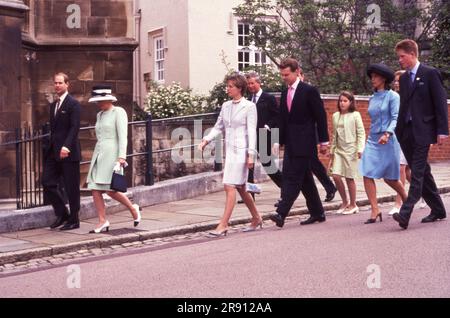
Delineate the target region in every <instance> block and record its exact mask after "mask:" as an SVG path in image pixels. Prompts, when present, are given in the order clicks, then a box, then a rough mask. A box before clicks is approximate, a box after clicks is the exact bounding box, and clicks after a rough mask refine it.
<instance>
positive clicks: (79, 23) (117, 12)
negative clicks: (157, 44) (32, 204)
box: [0, 0, 138, 198]
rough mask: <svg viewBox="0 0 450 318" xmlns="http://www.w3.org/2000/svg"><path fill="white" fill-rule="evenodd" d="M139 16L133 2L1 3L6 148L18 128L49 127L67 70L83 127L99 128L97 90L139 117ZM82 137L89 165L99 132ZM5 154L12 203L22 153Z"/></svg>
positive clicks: (0, 97)
mask: <svg viewBox="0 0 450 318" xmlns="http://www.w3.org/2000/svg"><path fill="white" fill-rule="evenodd" d="M133 10H134V2H133V0H70V1H65V0H24V1H21V0H7V1H5V0H0V47H1V49H0V56H1V61H0V134H1V136H3V137H2V140H0V143H2V142H3V140H5V139H6V137H5V136H6V135H7V134H8V133H9V132H10V131H11V130H12V129H14V128H17V127H39V126H40V125H42V124H44V123H45V122H47V121H48V116H49V114H48V104H49V103H50V102H52V101H53V97H54V95H53V81H52V76H53V74H54V73H55V72H60V71H61V72H65V73H67V74H68V75H69V78H70V86H69V91H70V93H71V94H72V95H73V96H74V97H75V98H76V99H78V100H79V102H80V103H81V105H82V115H81V126H88V125H93V124H94V123H95V118H96V112H97V109H96V105H95V104H89V103H88V99H89V96H90V93H91V89H92V86H94V85H97V84H110V85H111V86H112V88H113V92H114V95H115V96H116V97H117V99H118V103H117V105H120V106H123V107H124V108H125V109H126V110H127V113H128V115H129V118H131V115H132V104H133V100H132V98H133V97H132V96H133V54H134V50H135V49H136V47H137V46H138V43H137V42H136V41H135V39H134V13H133ZM80 138H81V142H82V148H83V149H87V151H86V152H84V153H83V160H89V157H90V151H92V145H93V143H94V142H95V139H94V135H93V131H89V132H86V133H83V134H81V135H80ZM83 144H85V145H86V147H83ZM0 151H1V152H2V153H3V152H5V155H6V158H7V160H6V161H4V160H3V161H2V162H1V163H0V173H1V174H0V178H1V180H0V181H1V183H2V184H3V185H5V186H4V187H2V189H1V190H0V198H5V197H11V196H13V195H14V190H15V180H14V178H15V176H14V175H15V169H14V167H15V162H14V157H15V156H14V149H9V148H6V149H5V147H2V149H0ZM2 157H3V156H2ZM86 168H87V167H86ZM82 173H83V168H82Z"/></svg>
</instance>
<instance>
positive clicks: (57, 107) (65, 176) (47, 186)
mask: <svg viewBox="0 0 450 318" xmlns="http://www.w3.org/2000/svg"><path fill="white" fill-rule="evenodd" d="M54 87H55V92H56V94H57V98H56V101H55V102H53V103H52V104H50V142H49V146H48V149H46V150H45V159H44V160H45V161H44V172H43V177H42V185H43V187H44V193H45V195H46V197H47V198H48V200H49V202H50V204H51V205H52V206H53V209H54V211H55V214H56V221H55V222H54V223H53V224H52V225H51V226H50V228H52V229H53V228H57V227H59V226H61V225H63V224H64V223H65V224H64V226H63V227H61V230H62V231H65V230H72V229H77V228H79V227H80V221H79V218H78V212H79V210H80V159H81V151H80V143H79V140H78V131H79V129H80V103H79V102H78V101H77V100H76V99H75V98H73V97H72V96H70V95H69V94H68V91H67V89H68V87H69V78H68V76H67V75H66V74H64V73H57V74H55V76H54ZM61 178H62V180H63V185H64V189H65V190H66V193H67V197H68V200H69V206H70V214H69V211H68V210H67V208H66V205H65V204H64V199H63V197H62V195H61V193H60V192H59V190H58V187H57V186H58V183H59V181H60V180H61Z"/></svg>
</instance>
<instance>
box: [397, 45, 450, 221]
mask: <svg viewBox="0 0 450 318" xmlns="http://www.w3.org/2000/svg"><path fill="white" fill-rule="evenodd" d="M395 51H396V54H397V57H398V60H399V63H400V65H401V67H402V68H403V69H406V72H405V73H404V74H403V75H402V76H401V77H400V110H399V114H398V120H397V127H396V129H395V134H396V135H397V138H398V140H399V142H400V146H401V148H402V151H403V154H404V155H405V158H406V161H407V162H408V166H409V167H410V169H411V182H410V186H409V191H408V198H407V199H406V201H405V202H403V205H402V207H401V208H400V212H399V213H395V214H394V215H393V218H394V219H395V220H396V221H397V222H398V223H399V225H400V227H402V228H403V229H407V228H408V224H409V219H410V217H411V213H412V211H413V209H414V205H415V204H416V203H417V202H418V201H419V199H420V197H421V196H422V197H423V199H424V200H425V202H426V203H427V204H428V206H429V207H430V208H431V213H430V215H428V216H427V217H425V218H423V219H422V223H428V222H434V221H436V220H440V219H444V218H445V217H446V211H445V207H444V204H443V202H442V199H441V197H440V196H439V192H438V189H437V187H436V183H435V182H434V179H433V176H432V175H431V169H430V165H429V164H428V162H427V158H428V152H429V150H430V144H435V143H437V144H438V145H441V144H442V143H443V142H444V139H445V138H447V137H448V133H449V132H448V109H447V96H446V92H445V89H444V86H443V84H442V78H441V75H440V73H439V71H438V70H436V69H435V68H433V67H430V66H427V65H424V64H422V63H420V62H419V60H418V56H419V48H418V46H417V43H416V42H414V41H413V40H403V41H400V42H398V43H397V45H396V47H395Z"/></svg>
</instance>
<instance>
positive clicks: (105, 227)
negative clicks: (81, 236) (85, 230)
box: [89, 220, 109, 234]
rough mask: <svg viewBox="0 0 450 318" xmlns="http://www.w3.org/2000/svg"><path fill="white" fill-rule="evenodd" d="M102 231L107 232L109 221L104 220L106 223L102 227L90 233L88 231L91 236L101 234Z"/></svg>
mask: <svg viewBox="0 0 450 318" xmlns="http://www.w3.org/2000/svg"><path fill="white" fill-rule="evenodd" d="M103 229H106V231H105V232H108V231H109V221H108V220H106V222H105V223H103V224H102V226H100V227H99V228H96V229H93V230H92V231H89V233H91V234H93V233H95V234H98V233H101V232H102V231H103Z"/></svg>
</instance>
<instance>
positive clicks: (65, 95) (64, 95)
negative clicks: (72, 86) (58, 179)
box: [55, 91, 70, 152]
mask: <svg viewBox="0 0 450 318" xmlns="http://www.w3.org/2000/svg"><path fill="white" fill-rule="evenodd" d="M67 95H69V92H68V91H66V92H65V93H64V94H62V95H61V96H59V108H61V105H62V104H63V103H64V100H65V99H66V97H67ZM56 105H58V103H56ZM56 105H55V115H56V112H57V110H56ZM61 149H64V150H65V151H67V152H70V149H69V148H67V147H64V146H63V147H62V148H61Z"/></svg>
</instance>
